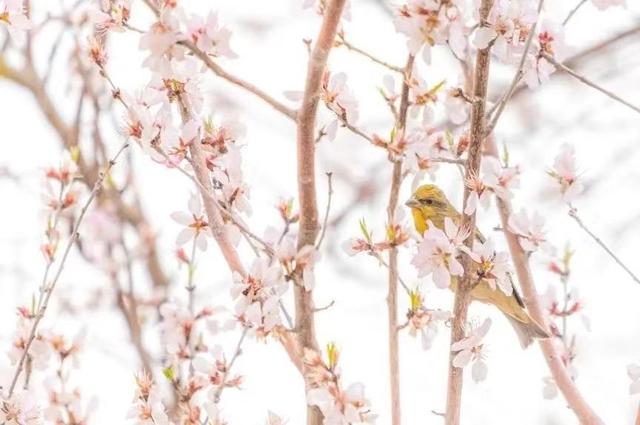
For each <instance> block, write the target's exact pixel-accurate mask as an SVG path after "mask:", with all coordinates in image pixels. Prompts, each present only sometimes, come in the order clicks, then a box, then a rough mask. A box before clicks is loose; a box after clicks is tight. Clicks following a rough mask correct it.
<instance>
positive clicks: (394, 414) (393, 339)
mask: <svg viewBox="0 0 640 425" xmlns="http://www.w3.org/2000/svg"><path fill="white" fill-rule="evenodd" d="M413 61H414V57H413V55H409V57H408V58H407V63H406V65H405V67H404V70H403V76H404V78H403V80H402V92H401V94H400V111H399V113H398V120H397V122H396V130H397V131H399V132H404V130H405V129H406V127H407V111H408V110H409V90H410V86H409V81H411V74H412V73H413ZM390 158H391V157H390ZM391 162H392V164H393V167H392V176H391V189H390V191H389V202H388V203H387V219H388V221H389V225H393V223H395V214H396V209H397V207H398V198H399V196H400V186H401V185H402V180H403V175H402V162H403V161H402V157H400V158H397V159H392V161H391ZM399 280H400V275H399V272H398V248H397V247H395V246H392V247H391V248H390V249H389V274H388V282H387V283H388V290H387V315H388V319H387V331H388V338H389V341H388V344H389V386H390V390H391V400H390V401H391V424H392V425H400V424H401V417H402V410H401V406H400V347H399V345H400V342H399V338H398V336H399V335H398V281H399Z"/></svg>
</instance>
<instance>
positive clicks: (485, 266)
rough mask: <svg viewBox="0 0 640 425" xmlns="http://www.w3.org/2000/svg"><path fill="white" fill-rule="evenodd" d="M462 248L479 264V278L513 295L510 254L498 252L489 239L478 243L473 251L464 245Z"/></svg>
mask: <svg viewBox="0 0 640 425" xmlns="http://www.w3.org/2000/svg"><path fill="white" fill-rule="evenodd" d="M461 249H462V250H463V251H464V252H466V253H467V254H468V255H469V256H470V257H471V259H472V260H473V261H474V262H476V263H477V264H478V267H477V270H476V274H477V278H478V280H484V281H486V282H487V283H488V284H489V286H490V287H491V288H492V289H494V290H495V289H496V287H498V288H500V290H501V291H502V292H504V293H505V294H507V295H511V294H512V292H513V285H512V284H511V278H510V277H509V273H510V271H511V267H510V265H509V255H508V254H507V253H506V252H496V251H495V249H494V248H493V242H492V241H491V240H490V239H489V240H487V241H486V242H484V243H477V244H475V245H474V247H473V251H471V250H469V249H468V248H467V247H465V246H463V247H461Z"/></svg>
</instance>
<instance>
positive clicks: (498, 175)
mask: <svg viewBox="0 0 640 425" xmlns="http://www.w3.org/2000/svg"><path fill="white" fill-rule="evenodd" d="M482 173H483V177H482V181H483V182H484V184H485V185H486V186H488V187H489V188H490V189H491V191H492V192H493V193H495V194H496V196H498V197H499V198H502V199H504V200H509V199H511V198H512V197H513V193H512V189H514V188H517V187H518V185H519V184H520V181H519V176H520V168H519V167H518V166H514V167H505V166H503V165H502V164H501V163H500V161H498V160H497V159H496V158H494V157H486V158H484V159H483V160H482Z"/></svg>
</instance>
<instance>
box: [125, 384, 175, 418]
mask: <svg viewBox="0 0 640 425" xmlns="http://www.w3.org/2000/svg"><path fill="white" fill-rule="evenodd" d="M136 383H137V389H136V400H135V401H134V404H133V406H131V408H130V409H129V412H128V414H127V418H128V419H131V420H133V423H134V424H135V425H172V424H173V422H171V421H170V420H169V417H168V416H167V413H166V409H165V407H164V405H163V403H162V396H161V394H160V388H158V386H157V385H156V384H155V383H154V382H153V379H152V378H151V377H149V376H148V375H146V374H143V375H141V376H139V377H137V378H136Z"/></svg>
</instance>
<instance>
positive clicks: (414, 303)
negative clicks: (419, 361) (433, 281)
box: [407, 290, 451, 350]
mask: <svg viewBox="0 0 640 425" xmlns="http://www.w3.org/2000/svg"><path fill="white" fill-rule="evenodd" d="M409 297H410V300H411V308H410V309H409V312H408V313H407V318H408V322H407V325H408V326H409V335H411V336H413V337H415V336H417V335H418V333H419V334H420V337H421V340H422V348H423V349H425V350H428V349H430V348H431V345H432V344H433V340H434V339H435V337H436V335H437V334H438V325H439V324H440V323H442V322H445V321H447V320H449V319H450V318H451V313H450V312H448V311H443V310H430V309H427V308H425V307H424V305H423V299H422V294H421V293H420V292H419V291H418V290H415V291H411V292H410V294H409Z"/></svg>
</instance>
